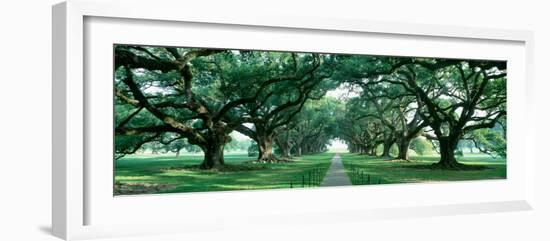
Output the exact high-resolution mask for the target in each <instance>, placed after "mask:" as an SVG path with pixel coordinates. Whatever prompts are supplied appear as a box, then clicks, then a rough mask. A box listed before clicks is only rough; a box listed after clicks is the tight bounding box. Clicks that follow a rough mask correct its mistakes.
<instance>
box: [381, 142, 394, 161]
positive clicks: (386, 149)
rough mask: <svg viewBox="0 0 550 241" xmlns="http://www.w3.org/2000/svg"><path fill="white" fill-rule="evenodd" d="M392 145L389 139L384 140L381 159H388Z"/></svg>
mask: <svg viewBox="0 0 550 241" xmlns="http://www.w3.org/2000/svg"><path fill="white" fill-rule="evenodd" d="M392 145H393V141H392V140H391V139H386V140H384V145H383V146H384V149H383V151H382V157H390V149H391V146H392Z"/></svg>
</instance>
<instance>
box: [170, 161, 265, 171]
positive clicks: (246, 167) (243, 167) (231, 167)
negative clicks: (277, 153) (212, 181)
mask: <svg viewBox="0 0 550 241" xmlns="http://www.w3.org/2000/svg"><path fill="white" fill-rule="evenodd" d="M265 169H269V166H268V165H259V164H250V163H242V164H225V165H223V166H219V167H214V168H212V169H204V168H202V167H201V165H182V166H175V167H168V168H162V169H160V170H161V171H200V172H205V173H208V172H210V173H226V172H242V171H257V170H265Z"/></svg>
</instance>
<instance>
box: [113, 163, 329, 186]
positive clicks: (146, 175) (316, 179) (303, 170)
mask: <svg viewBox="0 0 550 241" xmlns="http://www.w3.org/2000/svg"><path fill="white" fill-rule="evenodd" d="M333 155H334V154H332V153H323V154H317V155H309V156H303V157H295V158H294V159H293V161H292V162H288V163H250V161H251V160H254V159H255V157H248V156H247V155H246V154H226V155H225V158H224V159H225V164H226V165H225V166H224V167H222V168H219V169H213V170H201V169H199V168H198V165H199V164H200V163H201V161H202V155H182V156H180V157H178V158H176V157H173V156H140V155H132V156H127V157H124V158H121V159H119V160H116V161H115V195H123V194H143V193H178V192H205V191H225V190H247V189H274V188H289V187H290V183H291V182H292V183H293V187H302V179H304V181H305V182H306V186H307V183H309V180H310V178H311V182H312V185H311V186H318V185H319V183H320V182H321V180H322V179H323V177H324V175H325V173H326V171H327V170H328V168H329V166H330V160H331V158H332V156H333Z"/></svg>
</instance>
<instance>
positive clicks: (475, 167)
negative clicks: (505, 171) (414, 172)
mask: <svg viewBox="0 0 550 241" xmlns="http://www.w3.org/2000/svg"><path fill="white" fill-rule="evenodd" d="M398 167H399V168H410V169H418V170H434V171H435V170H440V171H441V170H443V171H445V170H454V171H483V170H491V169H495V168H494V167H490V166H487V165H471V164H462V163H460V164H459V165H457V166H455V167H450V168H445V167H442V166H440V165H434V164H410V165H400V166H398Z"/></svg>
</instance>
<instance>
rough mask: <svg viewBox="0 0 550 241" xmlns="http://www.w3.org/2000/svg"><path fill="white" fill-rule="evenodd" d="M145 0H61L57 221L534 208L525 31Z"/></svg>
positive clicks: (147, 227) (120, 222) (118, 227)
mask: <svg viewBox="0 0 550 241" xmlns="http://www.w3.org/2000/svg"><path fill="white" fill-rule="evenodd" d="M138 2H139V4H136V5H133V7H132V8H125V7H124V6H125V5H126V4H127V3H125V2H124V1H109V2H97V1H79V0H75V1H68V2H65V3H61V4H59V5H56V6H54V8H53V26H54V29H53V42H54V45H53V62H54V66H53V74H54V78H53V79H54V88H53V104H54V109H53V123H54V126H53V129H54V134H53V136H54V141H53V143H54V146H53V230H54V234H55V235H56V236H58V237H61V238H64V239H83V238H96V237H112V236H122V235H139V234H157V233H176V232H198V231H205V230H211V229H223V228H228V227H236V226H239V225H244V224H247V223H250V222H251V221H250V220H252V222H253V223H255V224H258V225H273V224H276V225H285V224H288V223H293V222H295V223H298V222H300V223H302V222H311V223H319V222H322V221H321V220H325V219H322V218H320V217H324V216H331V217H333V218H331V219H330V220H331V222H343V221H362V220H369V219H373V220H376V219H384V218H401V217H423V216H433V215H450V214H468V213H482V212H497V211H514V210H529V209H531V208H532V207H531V202H532V199H533V180H534V178H533V177H534V165H535V160H534V157H533V156H532V154H530V153H533V152H532V150H531V149H532V148H533V146H534V145H533V141H534V138H533V132H532V130H531V129H527V130H525V128H523V126H532V125H531V124H530V123H531V118H530V116H531V112H530V110H529V108H528V107H529V103H530V101H531V99H530V97H529V93H531V91H532V90H531V89H530V88H531V81H532V80H531V73H532V63H531V61H532V60H531V58H532V44H533V43H532V33H530V32H527V31H518V30H494V29H478V28H463V27H447V26H436V25H433V26H432V25H419V24H409V23H388V22H374V21H359V20H346V19H322V18H318V19H311V18H308V19H302V18H299V17H291V16H277V15H273V16H266V15H264V16H256V17H254V18H251V17H250V16H248V17H242V16H230V15H216V14H208V13H206V12H205V10H201V9H199V8H197V9H196V11H190V12H192V13H190V14H188V15H185V16H181V15H180V14H179V12H178V11H177V9H178V8H181V7H183V6H182V3H179V2H178V1H162V2H163V4H160V3H159V2H158V1H156V2H152V1H138ZM153 7H154V8H161V9H162V11H160V10H159V11H154V12H152V11H148V9H151V8H153ZM186 7H187V8H189V6H186ZM191 8H193V7H191ZM404 197H405V198H404ZM335 203H338V204H345V205H331V204H335ZM228 207H231V208H228ZM289 220H290V221H289Z"/></svg>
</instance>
